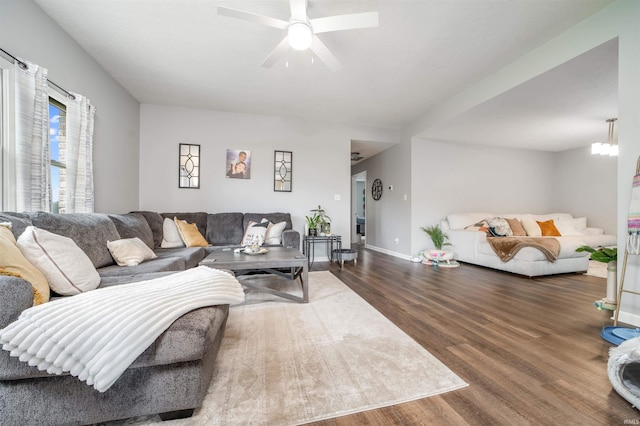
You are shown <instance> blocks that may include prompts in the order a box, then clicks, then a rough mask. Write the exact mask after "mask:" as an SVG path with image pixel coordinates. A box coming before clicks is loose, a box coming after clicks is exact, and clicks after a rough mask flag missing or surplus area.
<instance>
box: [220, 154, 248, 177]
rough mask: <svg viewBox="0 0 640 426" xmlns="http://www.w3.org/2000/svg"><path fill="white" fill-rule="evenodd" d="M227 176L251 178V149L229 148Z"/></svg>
mask: <svg viewBox="0 0 640 426" xmlns="http://www.w3.org/2000/svg"><path fill="white" fill-rule="evenodd" d="M226 170H227V177H228V178H231V179H251V151H248V150H246V149H227V167H226Z"/></svg>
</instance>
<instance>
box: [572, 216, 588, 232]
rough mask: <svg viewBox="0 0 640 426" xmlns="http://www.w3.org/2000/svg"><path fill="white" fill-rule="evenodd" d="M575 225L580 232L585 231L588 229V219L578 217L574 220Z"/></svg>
mask: <svg viewBox="0 0 640 426" xmlns="http://www.w3.org/2000/svg"><path fill="white" fill-rule="evenodd" d="M573 224H574V225H575V226H576V229H577V230H578V231H584V230H585V229H587V218H586V217H577V218H575V219H573Z"/></svg>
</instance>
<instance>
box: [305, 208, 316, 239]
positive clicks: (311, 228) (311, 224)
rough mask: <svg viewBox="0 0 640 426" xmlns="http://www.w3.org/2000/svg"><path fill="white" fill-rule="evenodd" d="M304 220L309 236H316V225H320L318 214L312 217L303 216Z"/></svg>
mask: <svg viewBox="0 0 640 426" xmlns="http://www.w3.org/2000/svg"><path fill="white" fill-rule="evenodd" d="M304 218H305V220H306V221H307V230H308V232H309V235H311V236H313V237H315V236H316V235H318V225H319V223H320V216H318V214H317V213H316V214H314V215H313V216H305V217H304Z"/></svg>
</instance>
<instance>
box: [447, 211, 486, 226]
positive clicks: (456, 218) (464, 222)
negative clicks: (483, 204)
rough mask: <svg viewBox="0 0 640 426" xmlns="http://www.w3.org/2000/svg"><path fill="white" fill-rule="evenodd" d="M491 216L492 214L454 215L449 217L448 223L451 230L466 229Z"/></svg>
mask: <svg viewBox="0 0 640 426" xmlns="http://www.w3.org/2000/svg"><path fill="white" fill-rule="evenodd" d="M491 216H493V214H491V213H452V214H450V215H448V216H447V222H449V228H451V229H464V228H466V227H467V226H469V225H473V224H474V223H478V222H480V221H481V220H482V219H486V218H488V217H491Z"/></svg>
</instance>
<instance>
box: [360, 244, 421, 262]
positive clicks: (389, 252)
mask: <svg viewBox="0 0 640 426" xmlns="http://www.w3.org/2000/svg"><path fill="white" fill-rule="evenodd" d="M364 247H365V248H368V249H370V250H373V251H378V252H380V253H384V254H388V255H390V256H395V257H399V258H400V259H404V260H411V256H408V255H406V254H404V253H398V252H396V251H391V250H387V249H383V248H380V247H376V246H372V245H370V244H365V245H364Z"/></svg>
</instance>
